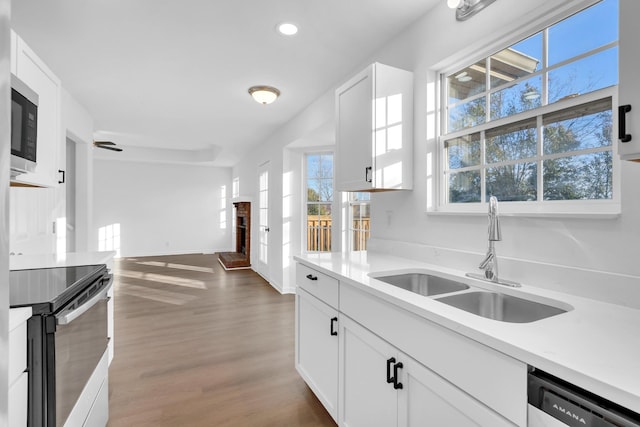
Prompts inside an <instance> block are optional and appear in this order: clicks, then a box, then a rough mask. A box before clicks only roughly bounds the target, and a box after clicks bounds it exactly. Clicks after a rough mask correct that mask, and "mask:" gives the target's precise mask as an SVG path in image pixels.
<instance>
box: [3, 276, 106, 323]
mask: <svg viewBox="0 0 640 427" xmlns="http://www.w3.org/2000/svg"><path fill="white" fill-rule="evenodd" d="M106 271H107V267H106V265H104V264H100V265H80V266H74V267H54V268H36V269H32V270H12V271H10V272H9V305H10V307H11V308H15V307H29V306H31V307H33V310H34V314H36V313H45V312H49V313H53V312H55V311H57V310H58V309H59V308H60V307H62V306H63V305H64V304H65V303H66V302H68V301H69V300H70V299H71V298H73V297H74V296H75V295H76V294H78V292H80V291H82V290H83V289H85V288H86V287H87V286H88V285H90V284H91V283H93V282H94V281H95V280H96V279H97V278H99V277H101V276H102V275H104V274H106Z"/></svg>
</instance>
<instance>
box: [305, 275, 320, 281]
mask: <svg viewBox="0 0 640 427" xmlns="http://www.w3.org/2000/svg"><path fill="white" fill-rule="evenodd" d="M307 279H309V280H318V276H314V275H313V274H307Z"/></svg>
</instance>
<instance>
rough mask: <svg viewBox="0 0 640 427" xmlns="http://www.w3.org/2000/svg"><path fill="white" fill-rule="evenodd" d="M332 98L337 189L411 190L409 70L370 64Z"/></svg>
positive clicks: (411, 99)
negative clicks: (334, 116) (334, 114)
mask: <svg viewBox="0 0 640 427" xmlns="http://www.w3.org/2000/svg"><path fill="white" fill-rule="evenodd" d="M335 102H336V105H335V108H336V110H335V113H336V189H337V190H338V191H378V190H410V189H412V188H413V73H411V72H409V71H405V70H401V69H398V68H394V67H390V66H388V65H384V64H379V63H374V64H372V65H370V66H369V67H367V68H366V69H365V70H363V71H362V72H360V73H358V74H357V75H355V76H354V77H353V78H351V79H350V80H349V81H347V82H346V83H345V84H343V85H342V86H340V87H339V88H338V89H337V90H336V95H335Z"/></svg>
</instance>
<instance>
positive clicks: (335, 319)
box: [331, 317, 338, 336]
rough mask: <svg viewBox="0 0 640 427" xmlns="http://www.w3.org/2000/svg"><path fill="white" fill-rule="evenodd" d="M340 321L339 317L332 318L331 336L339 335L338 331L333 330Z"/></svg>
mask: <svg viewBox="0 0 640 427" xmlns="http://www.w3.org/2000/svg"><path fill="white" fill-rule="evenodd" d="M337 321H338V318H337V317H332V318H331V335H332V336H335V335H338V331H336V330H335V329H333V326H334V325H335V324H336V322H337Z"/></svg>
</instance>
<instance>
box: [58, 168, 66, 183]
mask: <svg viewBox="0 0 640 427" xmlns="http://www.w3.org/2000/svg"><path fill="white" fill-rule="evenodd" d="M58 173H61V174H62V181H58V184H64V181H65V179H64V175H65V173H64V171H63V170H62V169H58Z"/></svg>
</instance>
